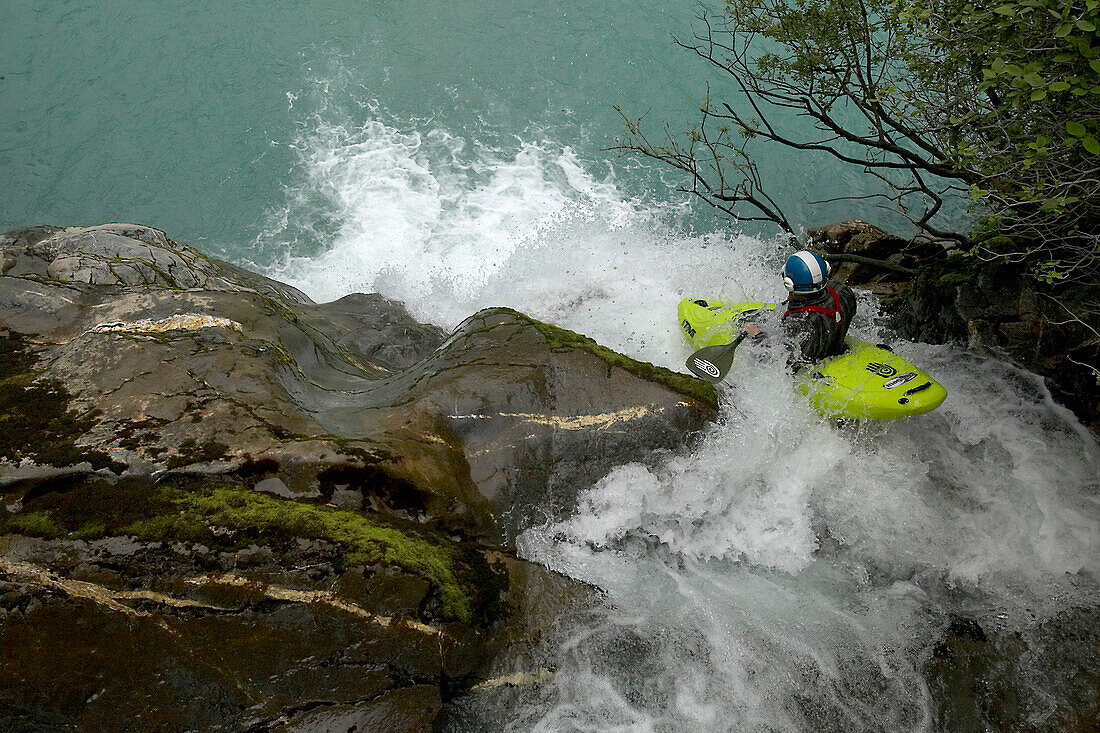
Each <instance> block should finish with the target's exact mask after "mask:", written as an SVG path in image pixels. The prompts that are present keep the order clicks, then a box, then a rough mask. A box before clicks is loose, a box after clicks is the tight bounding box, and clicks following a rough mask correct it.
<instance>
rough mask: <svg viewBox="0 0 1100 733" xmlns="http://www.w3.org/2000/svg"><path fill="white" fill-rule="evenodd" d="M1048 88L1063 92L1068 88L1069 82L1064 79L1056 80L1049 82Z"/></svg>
mask: <svg viewBox="0 0 1100 733" xmlns="http://www.w3.org/2000/svg"><path fill="white" fill-rule="evenodd" d="M1048 89H1050V91H1052V92H1064V91H1066V90H1067V89H1069V84H1067V83H1066V82H1064V81H1056V82H1054V83H1053V84H1051V85H1050V86H1049V87H1048Z"/></svg>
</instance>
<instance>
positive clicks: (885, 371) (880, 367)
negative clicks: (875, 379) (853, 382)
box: [867, 361, 898, 379]
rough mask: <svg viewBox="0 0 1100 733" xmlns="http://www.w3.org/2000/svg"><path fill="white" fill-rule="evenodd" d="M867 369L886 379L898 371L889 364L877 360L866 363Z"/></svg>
mask: <svg viewBox="0 0 1100 733" xmlns="http://www.w3.org/2000/svg"><path fill="white" fill-rule="evenodd" d="M867 371H869V372H871V374H877V375H879V376H880V377H882V378H884V379H888V378H890V377H892V376H894V375H895V374H897V373H898V370H897V369H895V368H894V367H892V366H890V365H889V364H883V363H881V362H877V361H872V362H871V363H870V364H868V365H867Z"/></svg>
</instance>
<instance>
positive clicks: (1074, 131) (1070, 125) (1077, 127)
mask: <svg viewBox="0 0 1100 733" xmlns="http://www.w3.org/2000/svg"><path fill="white" fill-rule="evenodd" d="M1066 132H1068V133H1069V134H1070V135H1073V136H1074V137H1084V136H1085V133H1086V132H1087V131H1086V130H1085V126H1084V125H1082V124H1081V123H1080V122H1077V121H1075V120H1067V121H1066Z"/></svg>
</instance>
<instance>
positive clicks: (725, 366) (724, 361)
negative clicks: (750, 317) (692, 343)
mask: <svg viewBox="0 0 1100 733" xmlns="http://www.w3.org/2000/svg"><path fill="white" fill-rule="evenodd" d="M748 335H749V334H748V332H745V331H742V332H741V335H740V336H738V337H737V338H735V339H734V340H733V341H730V342H729V343H728V344H718V345H717V346H704V347H703V348H701V349H699V350H698V351H696V352H695V353H694V354H692V355H691V356H689V357H688V360H687V368H688V369H689V370H690V371H691V373H692V374H694V375H695V376H697V377H699V378H700V379H705V380H707V381H708V382H712V383H714V384H718V382H721V381H722V380H723V379H725V377H726V372H728V371H729V370H730V367H731V366H732V365H733V352H735V351H737V346H738V344H740V343H741V342H742V341H744V340H745V337H746V336H748Z"/></svg>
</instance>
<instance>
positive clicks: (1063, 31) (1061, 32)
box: [1054, 23, 1073, 38]
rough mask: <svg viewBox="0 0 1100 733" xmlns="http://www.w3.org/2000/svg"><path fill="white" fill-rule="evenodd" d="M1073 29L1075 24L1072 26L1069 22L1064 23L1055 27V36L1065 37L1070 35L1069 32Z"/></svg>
mask: <svg viewBox="0 0 1100 733" xmlns="http://www.w3.org/2000/svg"><path fill="white" fill-rule="evenodd" d="M1071 30H1073V26H1071V25H1070V24H1069V23H1063V24H1062V25H1060V26H1058V27H1057V28H1055V29H1054V37H1055V38H1065V37H1066V36H1068V35H1069V32H1070V31H1071Z"/></svg>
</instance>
